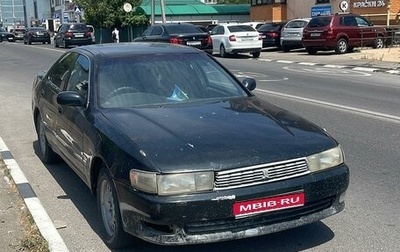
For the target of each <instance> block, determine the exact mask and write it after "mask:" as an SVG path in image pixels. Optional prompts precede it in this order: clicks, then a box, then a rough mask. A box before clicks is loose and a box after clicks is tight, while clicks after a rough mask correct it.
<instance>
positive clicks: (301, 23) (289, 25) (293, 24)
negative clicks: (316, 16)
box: [285, 20, 308, 28]
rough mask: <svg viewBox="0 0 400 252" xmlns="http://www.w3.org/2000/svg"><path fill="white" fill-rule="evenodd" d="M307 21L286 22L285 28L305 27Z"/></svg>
mask: <svg viewBox="0 0 400 252" xmlns="http://www.w3.org/2000/svg"><path fill="white" fill-rule="evenodd" d="M307 23H308V22H307V21H303V20H296V21H292V22H289V23H287V24H286V26H285V28H303V27H304V26H306V25H307Z"/></svg>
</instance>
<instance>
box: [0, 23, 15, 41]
mask: <svg viewBox="0 0 400 252" xmlns="http://www.w3.org/2000/svg"><path fill="white" fill-rule="evenodd" d="M0 41H8V42H15V35H14V33H12V32H8V31H6V30H5V29H4V28H3V27H0Z"/></svg>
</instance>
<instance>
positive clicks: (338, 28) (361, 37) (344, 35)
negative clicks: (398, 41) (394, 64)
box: [302, 13, 387, 54]
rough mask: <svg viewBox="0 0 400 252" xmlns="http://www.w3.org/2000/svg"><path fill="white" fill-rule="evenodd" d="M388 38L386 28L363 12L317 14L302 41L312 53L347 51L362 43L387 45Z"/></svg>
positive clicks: (377, 45) (373, 45) (374, 45)
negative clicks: (377, 24) (358, 13)
mask: <svg viewBox="0 0 400 252" xmlns="http://www.w3.org/2000/svg"><path fill="white" fill-rule="evenodd" d="M386 38H387V32H386V30H385V28H384V27H379V26H374V25H373V24H372V23H370V22H369V21H368V20H367V19H366V18H364V17H362V16H360V15H357V14H351V13H345V14H334V15H329V16H319V17H314V18H313V19H312V20H311V21H310V23H308V25H307V26H306V27H305V28H304V33H303V40H302V42H303V45H304V47H305V48H306V50H307V52H308V53H309V54H316V53H317V52H318V51H330V50H335V52H336V53H346V52H349V51H353V49H354V48H355V47H360V46H365V47H372V48H383V47H384V46H385V40H386Z"/></svg>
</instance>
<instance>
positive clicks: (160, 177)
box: [130, 169, 214, 195]
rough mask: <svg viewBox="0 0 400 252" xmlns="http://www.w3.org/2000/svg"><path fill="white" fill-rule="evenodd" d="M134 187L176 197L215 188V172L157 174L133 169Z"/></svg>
mask: <svg viewBox="0 0 400 252" xmlns="http://www.w3.org/2000/svg"><path fill="white" fill-rule="evenodd" d="M130 181H131V185H132V187H134V188H136V189H138V190H141V191H144V192H148V193H155V194H158V195H174V194H184V193H194V192H201V191H208V190H212V189H213V188H214V173H213V172H192V173H177V174H156V173H151V172H144V171H140V170H135V169H132V170H131V171H130Z"/></svg>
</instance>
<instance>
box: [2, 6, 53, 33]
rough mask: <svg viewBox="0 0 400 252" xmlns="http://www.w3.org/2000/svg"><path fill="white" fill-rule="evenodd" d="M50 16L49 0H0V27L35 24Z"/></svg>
mask: <svg viewBox="0 0 400 252" xmlns="http://www.w3.org/2000/svg"><path fill="white" fill-rule="evenodd" d="M50 17H51V9H50V0H0V27H6V28H9V27H10V28H11V27H19V26H25V27H26V26H35V25H37V24H38V23H41V22H42V21H44V20H46V19H48V18H50Z"/></svg>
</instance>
